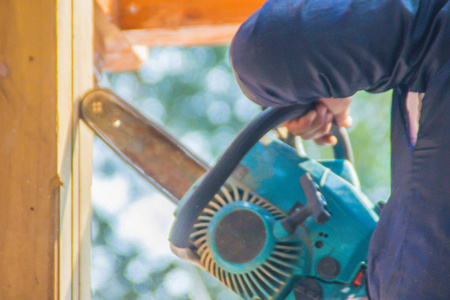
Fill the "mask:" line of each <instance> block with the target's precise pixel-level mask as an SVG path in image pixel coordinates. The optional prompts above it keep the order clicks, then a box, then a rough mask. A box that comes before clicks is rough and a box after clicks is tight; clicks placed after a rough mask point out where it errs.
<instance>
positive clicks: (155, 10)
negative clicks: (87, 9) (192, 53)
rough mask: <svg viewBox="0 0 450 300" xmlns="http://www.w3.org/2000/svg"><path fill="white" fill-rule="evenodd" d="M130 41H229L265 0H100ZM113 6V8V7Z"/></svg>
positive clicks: (156, 43) (187, 43)
mask: <svg viewBox="0 0 450 300" xmlns="http://www.w3.org/2000/svg"><path fill="white" fill-rule="evenodd" d="M99 1H100V2H101V3H102V4H101V6H102V8H104V10H105V11H106V12H107V14H109V16H110V18H111V20H112V21H113V22H115V23H116V24H117V25H118V26H119V28H120V29H121V30H122V32H123V33H124V35H125V36H126V37H127V38H128V39H129V41H130V42H131V43H132V44H133V45H149V46H168V45H184V46H191V45H215V44H226V43H229V42H230V40H231V38H232V37H233V35H234V33H235V32H236V30H237V28H238V27H239V25H240V24H241V23H242V22H244V21H245V20H246V19H247V18H248V17H249V16H250V15H251V14H252V13H253V12H254V11H256V10H257V9H258V8H260V7H261V6H262V5H263V4H264V2H265V1H264V0H242V1H238V0H216V1H205V0H190V1H185V0H170V1H161V0H99ZM112 7H114V9H112Z"/></svg>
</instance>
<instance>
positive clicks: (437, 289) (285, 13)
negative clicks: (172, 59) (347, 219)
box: [230, 0, 450, 300]
mask: <svg viewBox="0 0 450 300" xmlns="http://www.w3.org/2000/svg"><path fill="white" fill-rule="evenodd" d="M230 57H231V62H232V66H233V69H234V72H235V76H236V79H237V81H238V83H239V85H240V87H241V88H242V90H243V92H244V93H245V94H246V95H247V96H248V97H249V98H250V99H251V100H252V101H254V102H256V103H258V104H261V105H263V106H285V105H291V104H295V103H305V104H306V103H309V102H311V101H314V100H315V99H317V98H320V97H324V98H327V97H335V98H342V97H348V96H351V95H353V94H354V93H355V92H357V91H359V90H365V91H368V92H374V93H377V92H383V91H387V90H389V89H394V96H393V102H392V121H391V122H392V133H391V144H392V160H391V161H392V163H391V169H392V194H391V197H390V200H389V201H388V203H387V205H386V206H385V207H384V209H383V211H382V214H381V217H380V221H379V224H378V226H377V228H376V230H375V233H374V235H373V238H372V241H371V245H370V250H369V267H368V290H369V294H370V297H371V299H383V300H391V299H408V300H409V299H411V300H413V299H414V300H417V299H442V300H444V299H450V2H449V1H448V0H422V1H419V0H416V1H414V0H285V1H279V0H278V1H277V0H272V1H268V2H267V3H266V4H265V5H264V6H263V7H262V8H261V9H260V10H258V11H257V12H256V13H255V14H253V15H252V16H251V17H250V18H249V19H248V20H247V21H246V22H245V23H244V24H243V25H242V26H241V28H240V29H239V31H238V33H237V34H236V36H235V38H234V39H233V42H232V45H231V49H230ZM408 91H412V92H420V93H426V95H425V97H424V98H423V100H422V109H421V117H420V128H419V133H418V139H417V143H416V145H415V146H414V147H412V146H411V145H409V144H408V138H407V137H408V132H407V131H408V125H407V124H408V121H407V113H406V107H405V98H406V94H407V92H408Z"/></svg>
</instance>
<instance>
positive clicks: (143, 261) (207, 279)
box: [91, 47, 390, 300]
mask: <svg viewBox="0 0 450 300" xmlns="http://www.w3.org/2000/svg"><path fill="white" fill-rule="evenodd" d="M101 85H102V86H104V87H108V88H110V89H112V90H113V91H114V92H116V93H117V94H118V95H119V96H121V97H122V98H123V99H125V100H127V101H129V102H130V103H131V104H133V105H134V106H135V107H136V108H137V109H138V110H140V111H141V112H142V113H143V114H144V115H146V116H147V117H148V118H149V119H152V120H153V121H155V122H157V123H159V124H161V125H162V126H163V127H164V128H166V130H167V131H169V132H170V133H171V134H172V135H174V136H175V137H176V138H178V139H179V140H180V141H181V142H182V143H183V144H185V145H186V146H187V147H188V148H190V149H191V150H192V151H193V152H194V153H195V154H197V155H198V156H200V157H201V158H203V159H204V160H205V161H207V162H208V163H210V164H213V162H214V160H215V159H216V158H217V157H218V156H219V155H220V153H222V152H223V151H224V150H225V149H226V147H227V146H228V145H229V144H230V142H231V141H232V139H233V138H234V136H235V135H236V134H237V132H239V130H240V129H241V128H242V127H243V126H244V125H245V124H246V123H247V122H248V121H249V120H251V119H252V118H253V117H254V116H255V115H256V114H257V113H258V112H259V110H260V109H259V107H258V106H257V105H255V104H253V103H251V102H250V101H249V100H247V99H246V98H245V96H244V95H242V93H241V92H240V90H239V88H238V86H237V84H236V83H235V81H234V78H233V75H232V71H231V69H230V65H229V59H228V48H227V47H212V48H208V47H193V48H160V49H152V50H151V52H150V58H149V60H148V61H147V62H146V63H145V64H144V65H143V66H142V68H141V69H140V70H139V71H138V72H135V73H117V74H103V79H102V82H101ZM389 105H390V93H385V94H379V95H369V94H367V93H363V92H360V93H357V94H356V95H355V96H354V101H353V104H352V107H351V114H352V116H353V118H354V125H353V126H352V128H351V129H350V130H349V134H350V137H351V140H352V145H353V152H354V156H355V166H356V169H357V172H358V174H359V176H360V180H361V184H362V186H363V189H364V191H365V193H366V194H367V195H368V197H369V198H370V199H371V200H372V201H374V202H376V201H380V200H383V201H386V200H387V197H388V196H389V182H390V177H389V156H390V151H389V142H388V137H389V123H390V117H389ZM307 150H308V153H309V154H310V155H311V156H312V157H317V156H322V155H324V154H323V150H321V149H318V148H317V147H315V146H314V145H312V144H308V145H307ZM317 153H320V154H317ZM94 155H95V156H94V186H93V190H94V193H93V206H94V217H93V227H92V236H93V247H92V268H91V276H92V282H93V283H92V286H93V291H92V293H93V298H94V299H195V300H203V299H221V300H224V299H236V296H234V294H232V293H231V292H229V291H227V290H226V289H225V287H223V286H222V285H221V284H219V283H218V282H217V281H216V280H215V279H214V278H212V277H211V276H209V275H208V274H206V273H204V272H203V271H199V270H197V269H195V268H194V267H192V266H190V265H189V264H187V263H185V262H181V261H180V260H178V259H176V258H175V257H174V256H172V255H170V254H161V253H154V251H153V250H152V248H153V245H154V244H155V246H156V243H164V241H163V242H160V241H159V240H158V241H157V240H156V239H155V241H154V244H152V242H153V240H152V239H154V236H155V234H156V233H151V234H149V236H148V238H147V237H144V238H142V236H140V235H138V234H136V237H137V239H135V240H131V239H129V236H130V235H133V233H134V232H140V231H142V228H136V229H135V230H134V229H132V228H131V229H129V228H128V227H127V226H129V223H132V222H130V221H129V220H130V219H131V220H133V219H136V220H137V219H138V218H137V217H133V216H131V217H128V219H127V218H126V217H123V216H122V215H123V214H125V212H126V211H127V208H128V207H132V206H133V205H136V207H145V208H147V206H146V205H145V203H148V204H149V206H148V207H149V208H148V209H149V210H150V211H152V207H163V206H164V204H163V202H161V201H167V200H166V199H161V196H159V199H156V200H155V199H154V198H155V195H157V191H155V190H154V189H153V188H152V187H150V186H149V185H148V183H146V182H145V181H144V180H143V179H141V178H140V177H139V176H138V175H137V174H136V173H135V172H134V171H133V170H131V169H130V168H129V167H128V166H127V165H126V164H125V163H123V162H121V161H120V160H119V158H117V157H116V156H115V155H114V154H113V153H112V151H110V150H109V149H108V148H107V147H106V146H105V145H103V144H102V143H101V142H100V141H96V146H95V149H94ZM108 184H110V185H108ZM121 186H122V187H123V188H122V189H121V188H120V187H121ZM122 190H123V191H124V192H123V194H121V193H122V192H121V191H122ZM108 192H109V193H111V194H108ZM139 199H141V200H139ZM142 199H144V200H142ZM167 202H168V201H167ZM143 203H144V204H143ZM138 205H139V206H138ZM171 209H172V208H171V207H170V206H169V207H168V208H167V209H166V210H171ZM174 209H175V207H173V210H174ZM139 210H141V211H142V209H137V211H139ZM149 217H151V215H150V214H149ZM143 218H144V219H145V216H144V217H143ZM124 220H125V221H124ZM127 220H128V221H127ZM163 221H164V222H169V223H170V222H171V221H172V219H171V217H168V218H166V219H165V220H162V221H161V222H163ZM136 226H138V227H139V226H141V227H145V226H144V225H139V223H137V225H136ZM165 226H167V225H165ZM124 227H125V228H128V229H127V230H128V231H126V230H125V231H124V229H123V228H124ZM148 228H149V229H148V230H150V231H152V230H153V231H155V229H154V228H153V227H151V228H150V227H148ZM118 232H126V233H123V234H119V233H118ZM144 233H145V232H144ZM166 234H167V233H166ZM143 239H145V240H146V241H143ZM165 243H167V244H168V242H167V241H165Z"/></svg>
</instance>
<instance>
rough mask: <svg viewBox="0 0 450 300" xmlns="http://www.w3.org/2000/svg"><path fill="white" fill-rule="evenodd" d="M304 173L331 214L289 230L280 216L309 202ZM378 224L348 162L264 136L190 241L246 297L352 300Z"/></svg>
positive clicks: (360, 287) (360, 291) (360, 289)
mask: <svg viewBox="0 0 450 300" xmlns="http://www.w3.org/2000/svg"><path fill="white" fill-rule="evenodd" d="M306 173H308V174H310V175H311V177H312V180H313V182H314V183H315V185H316V188H317V190H318V192H319V193H320V194H321V195H322V196H323V199H324V203H325V209H326V211H327V212H328V213H329V214H330V215H331V216H330V218H329V219H328V221H326V222H325V223H324V224H322V225H319V224H317V223H316V222H315V221H314V220H313V217H312V216H311V217H308V218H306V220H304V222H302V224H301V225H300V226H298V227H297V228H296V230H295V232H293V233H291V234H288V233H287V232H286V231H285V229H284V228H283V226H282V225H281V221H280V220H282V219H283V218H285V217H286V216H287V215H289V213H290V212H292V210H293V208H295V207H299V206H300V207H302V206H306V204H307V197H306V196H305V193H304V191H303V189H302V186H301V184H300V182H299V179H300V178H301V177H302V176H303V175H305V174H306ZM201 181H202V179H200V180H199V182H201ZM196 186H197V184H195V185H194V186H193V187H192V189H191V190H195V189H196ZM190 194H191V193H190V192H188V193H187V194H186V196H185V197H184V198H183V200H182V201H181V203H180V206H179V208H180V207H182V206H183V205H185V204H186V203H185V202H186V201H185V200H186V199H188V198H189V197H190ZM252 199H253V200H252ZM377 221H378V213H377V211H376V210H375V206H374V205H373V204H372V203H371V202H370V201H369V200H368V199H367V197H366V196H365V195H364V194H363V193H362V192H361V189H360V184H359V180H358V178H357V175H356V172H355V170H354V168H353V165H352V164H351V163H350V162H349V161H347V160H344V159H334V160H317V161H316V160H313V159H310V158H308V157H304V156H300V155H298V153H297V151H296V150H295V149H294V148H292V147H291V146H288V145H287V144H285V143H283V142H281V141H279V140H278V139H276V138H275V137H274V136H273V135H272V134H267V135H266V136H265V137H264V138H263V139H261V141H259V142H258V143H256V144H255V145H254V146H253V147H252V148H251V150H250V151H249V152H248V153H247V154H246V155H245V157H244V158H243V159H242V160H241V162H240V164H239V166H238V167H237V168H236V170H235V171H234V173H233V175H232V176H231V177H230V179H229V180H228V181H227V183H226V184H225V185H224V187H222V189H221V191H220V192H219V193H217V194H216V196H215V198H214V199H213V200H211V202H210V203H209V205H208V206H207V207H206V208H205V209H204V210H203V212H202V214H201V215H200V217H199V219H198V222H197V223H196V225H195V226H194V231H193V233H192V234H191V236H190V238H191V242H192V249H193V250H194V251H196V252H197V254H198V256H199V261H200V264H201V265H202V267H203V268H204V269H205V270H206V271H208V272H209V273H211V274H212V275H214V276H215V277H216V278H217V279H219V280H220V281H222V283H223V284H225V285H226V286H227V287H229V288H230V289H232V290H233V291H234V292H236V293H237V294H239V295H240V296H241V297H242V298H243V299H292V300H294V299H296V300H298V299H336V300H337V299H350V298H352V297H353V298H358V297H363V296H365V286H364V278H363V277H364V270H365V263H366V260H367V253H368V247H369V241H370V238H371V236H372V233H373V231H374V229H375V226H376V223H377ZM232 232H235V233H232ZM242 232H243V233H242ZM261 232H263V233H261ZM247 243H248V245H247ZM242 244H244V245H242ZM246 247H247V248H246Z"/></svg>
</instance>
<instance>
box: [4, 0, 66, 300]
mask: <svg viewBox="0 0 450 300" xmlns="http://www.w3.org/2000/svg"><path fill="white" fill-rule="evenodd" d="M55 15H56V2H55V1H52V0H42V1H25V0H3V1H0V65H1V67H0V69H1V70H2V71H1V72H0V73H1V75H0V166H1V168H0V191H1V193H0V237H1V242H0V274H1V276H0V299H54V298H56V297H57V294H58V278H57V274H58V233H59V232H58V231H59V186H60V185H59V178H58V172H57V132H56V128H57V93H56V91H57V69H56V46H55V45H56V18H55Z"/></svg>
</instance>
